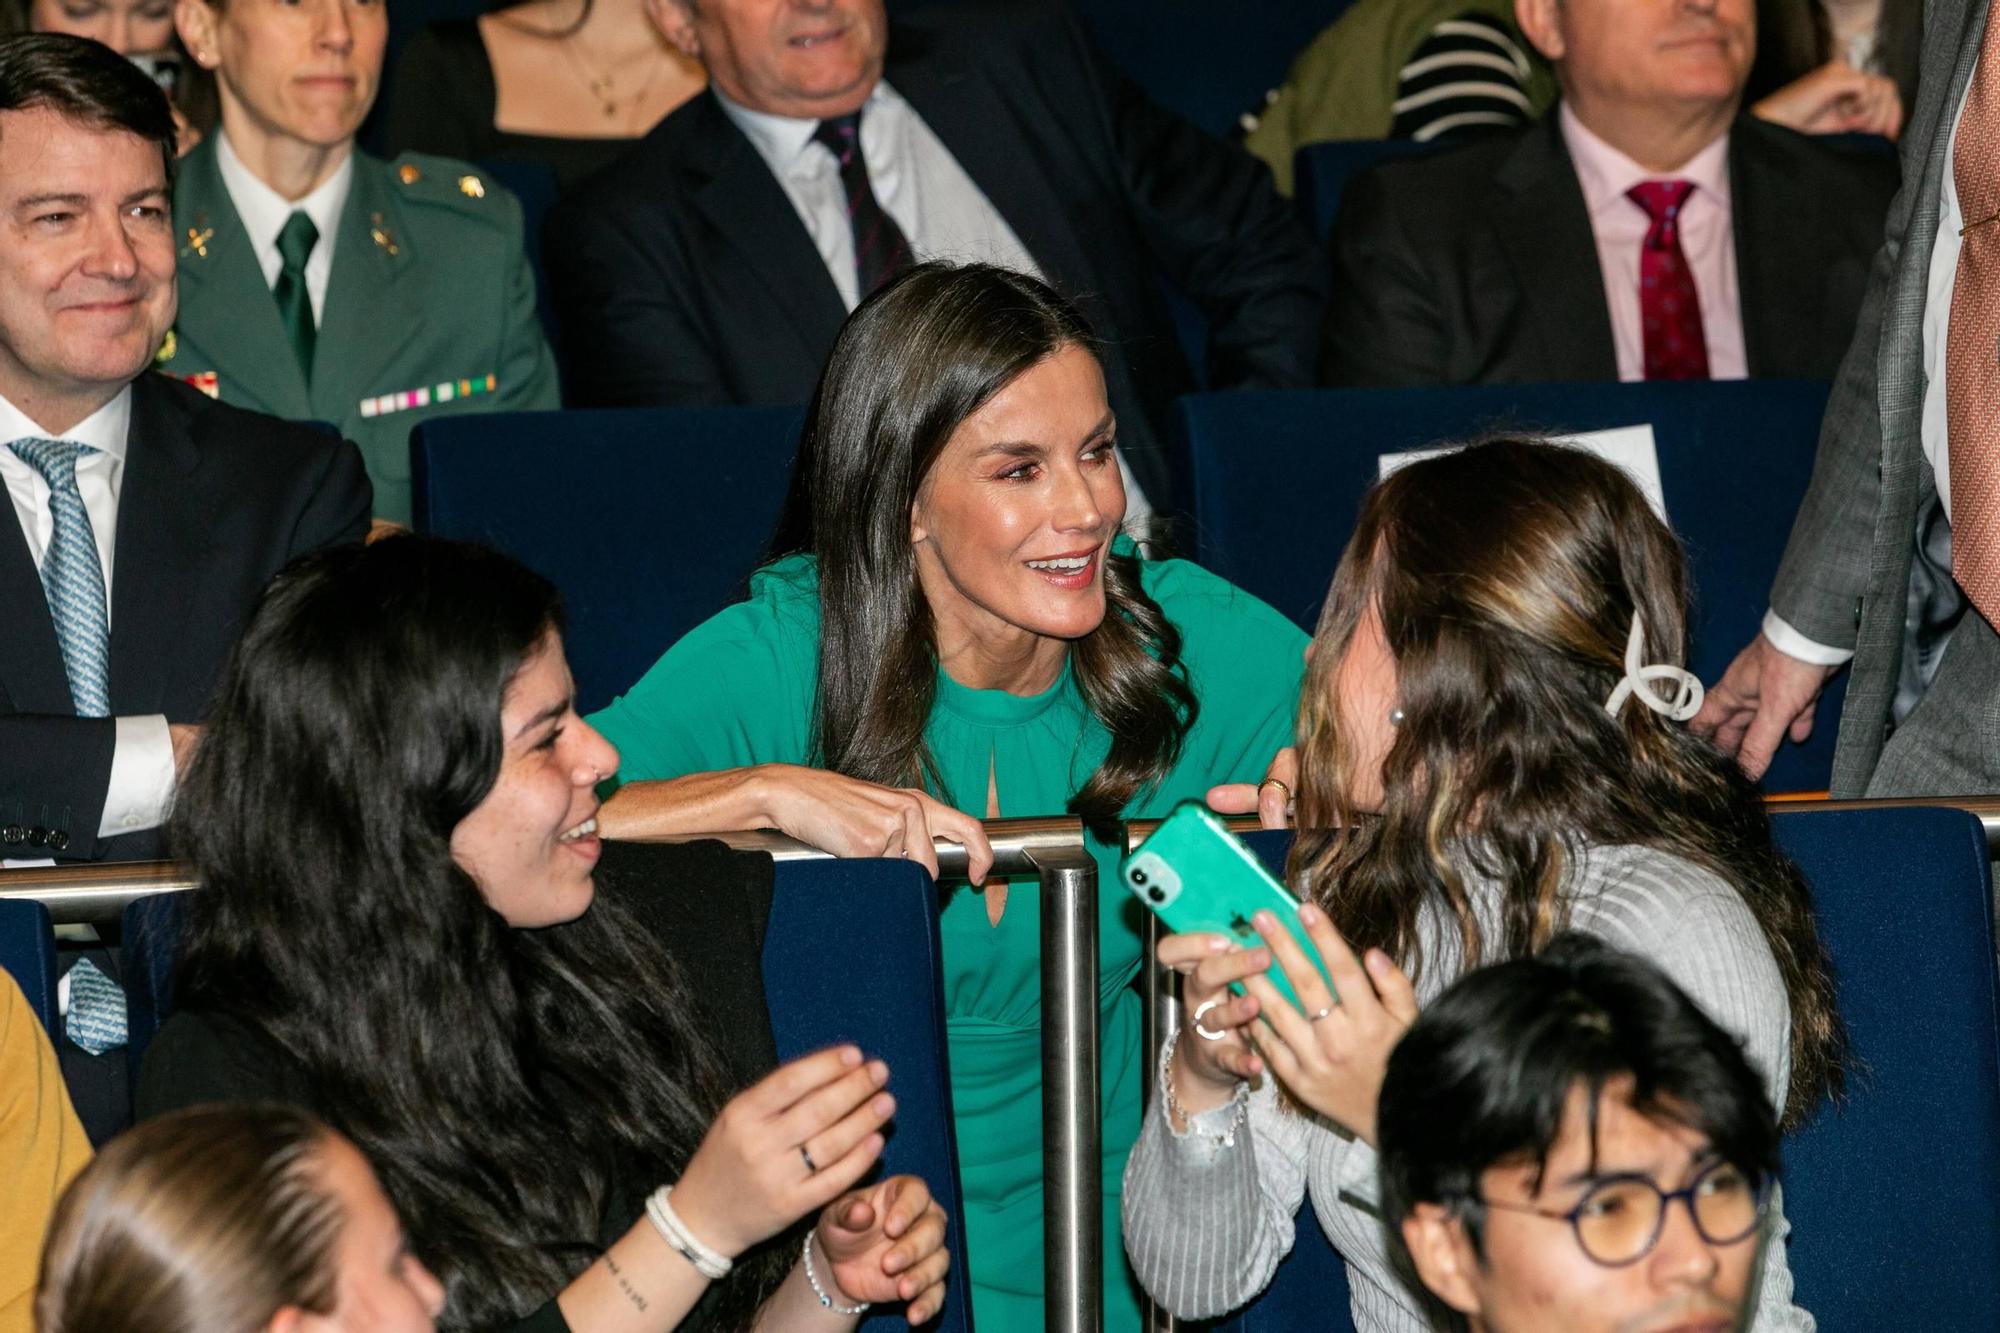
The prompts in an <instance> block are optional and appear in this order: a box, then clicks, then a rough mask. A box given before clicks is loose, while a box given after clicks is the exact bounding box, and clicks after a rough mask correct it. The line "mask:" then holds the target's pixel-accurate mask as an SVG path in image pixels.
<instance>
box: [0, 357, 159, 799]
mask: <svg viewBox="0 0 2000 1333" xmlns="http://www.w3.org/2000/svg"><path fill="white" fill-rule="evenodd" d="M131 422H132V390H131V389H130V388H125V389H121V390H120V391H119V393H118V396H117V397H115V398H113V399H112V400H111V401H110V402H108V403H106V404H105V405H104V406H103V407H100V408H98V409H97V411H95V412H93V413H91V414H90V415H89V416H88V417H85V418H84V419H83V420H82V421H81V422H79V423H77V425H75V426H74V427H72V428H71V429H69V430H67V431H64V432H63V433H62V434H60V435H58V434H56V433H55V432H53V431H49V430H45V429H43V428H42V427H41V426H40V425H39V424H37V423H36V422H35V421H34V420H32V419H31V418H30V417H28V415H27V414H26V413H24V412H22V411H21V410H20V409H19V408H17V407H15V406H14V405H13V404H12V403H10V402H8V401H7V400H6V398H4V397H0V480H4V481H5V482H6V485H7V496H8V498H9V499H10V500H12V501H13V504H14V516H15V518H16V519H18V520H19V521H20V524H21V534H22V535H23V536H24V537H26V538H27V541H28V555H29V557H30V558H31V559H32V560H33V561H34V562H35V568H36V569H37V570H40V569H41V567H42V562H43V561H44V560H46V559H47V557H48V551H49V543H50V542H51V541H53V540H54V539H55V526H56V520H55V513H54V511H53V510H51V509H50V508H49V484H48V482H47V481H45V480H44V479H43V477H42V474H41V473H40V472H38V471H36V470H35V468H34V467H33V466H31V465H30V464H29V463H28V462H27V460H25V459H23V458H22V457H21V456H20V455H19V454H17V453H15V452H14V451H13V450H12V449H9V448H7V447H6V446H7V445H8V444H9V443H11V442H13V441H14V440H19V439H24V438H28V437H38V438H41V439H57V440H69V441H72V442H74V443H76V444H86V445H89V446H90V447H91V448H92V449H95V450H96V451H97V452H96V453H93V454H86V455H84V456H83V457H81V458H79V459H77V463H76V489H77V492H78V494H80V495H81V496H82V497H83V509H84V512H85V513H86V514H88V515H89V516H90V530H91V535H92V536H93V537H94V538H95V539H96V542H97V562H98V565H99V566H100V567H101V568H102V569H103V571H104V610H105V616H106V621H107V625H108V623H109V617H110V614H111V605H112V601H111V586H112V585H111V577H112V557H113V555H114V554H115V547H116V545H117V536H118V494H119V490H120V488H121V487H122V486H123V485H124V481H125V447H126V437H127V434H128V432H129V430H130V427H131ZM115 735H116V738H117V739H116V744H115V746H114V748H113V749H112V752H111V784H110V788H109V790H108V791H107V792H106V794H105V798H104V814H103V817H102V818H101V819H99V821H98V827H97V836H98V837H100V838H108V837H112V836H115V835H116V834H120V833H136V832H139V831H140V830H142V829H150V828H157V827H159V825H160V824H161V823H163V822H164V821H165V819H166V817H167V811H168V809H169V807H170V806H171V805H172V804H173V796H174V747H173V741H172V739H171V736H170V733H169V732H168V731H167V719H166V717H165V715H163V714H158V713H155V714H151V715H147V716H138V717H121V718H118V719H117V720H116V732H115Z"/></svg>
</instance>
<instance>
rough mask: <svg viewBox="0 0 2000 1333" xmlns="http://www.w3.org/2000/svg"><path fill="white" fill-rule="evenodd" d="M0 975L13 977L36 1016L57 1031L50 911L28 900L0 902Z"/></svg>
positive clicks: (53, 1035) (52, 1032) (53, 1033)
mask: <svg viewBox="0 0 2000 1333" xmlns="http://www.w3.org/2000/svg"><path fill="white" fill-rule="evenodd" d="M0 972H5V973H7V975H9V976H11V977H13V978H14V981H15V982H16V984H18V985H19V986H20V987H21V994H23V995H25V996H27V998H28V1004H29V1007H31V1008H32V1009H33V1010H34V1011H35V1017H37V1018H39V1019H41V1020H42V1026H43V1027H44V1028H46V1029H48V1033H49V1039H50V1040H51V1041H53V1040H55V1039H56V1038H57V1037H58V1036H60V1035H61V1034H60V1033H59V1032H58V1031H57V1028H56V937H55V933H54V928H53V927H52V926H51V925H50V924H49V909H48V908H46V907H44V906H42V905H41V904H40V903H38V902H34V901H31V900H28V899H14V898H9V899H0Z"/></svg>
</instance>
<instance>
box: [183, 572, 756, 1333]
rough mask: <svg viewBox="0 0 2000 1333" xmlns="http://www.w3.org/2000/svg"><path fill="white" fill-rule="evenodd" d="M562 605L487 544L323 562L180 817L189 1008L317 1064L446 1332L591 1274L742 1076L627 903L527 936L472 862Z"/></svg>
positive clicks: (255, 647) (279, 582)
mask: <svg viewBox="0 0 2000 1333" xmlns="http://www.w3.org/2000/svg"><path fill="white" fill-rule="evenodd" d="M561 624H562V610H561V605H560V602H559V600H558V598H557V595H556V591H555V589H554V588H553V587H552V586H551V585H550V584H549V583H548V582H547V581H546V580H544V579H542V578H541V577H540V576H539V575H536V574H534V573H533V572H531V571H529V570H528V569H526V568H524V567H523V566H521V565H520V564H518V563H516V562H515V561H513V560H511V559H509V558H508V557H506V556H503V555H500V554H498V553H496V552H493V551H489V550H486V549H484V548H481V547H478V546H472V545H467V544H462V543H457V542H449V541H444V540H440V539H437V538H429V537H417V536H398V537H392V538H389V539H387V540H384V541H379V542H376V543H374V544H372V545H369V546H365V547H361V546H356V547H345V548H337V549H333V550H328V551H324V552H321V553H318V554H316V555H312V556H308V557H306V558H305V559H303V560H301V561H299V562H297V563H295V564H294V565H292V566H291V567H289V568H288V569H287V570H286V571H285V572H284V573H282V574H280V575H279V576H278V578H277V579H276V580H275V581H274V582H273V583H272V584H271V586H270V587H269V588H268V589H266V590H265V592H264V594H263V597H262V598H261V600H260V601H259V603H258V605H257V608H256V611H255V613H254V614H253V615H252V617H251V619H250V623H249V625H248V627H247V628H246V630H245V631H244V634H243V637H242V639H241V641H240V642H239V643H238V645H237V647H236V649H235V651H234V653H233V654H232V656H231V658H230V661H229V664H228V666H227V668H226V669H225V672H224V676H223V681H222V684H221V687H220V692H219V694H218V696H217V699H216V702H215V704H214V706H213V709H212V711H211V712H210V714H209V717H208V720H207V727H206V730H205V732H204V735H203V738H202V743H201V746H200V747H199V750H198V752H197V755H196V758H195V760H194V763H193V765H192V767H191V769H190V771H189V773H188V777H187V781H186V783H185V785H184V788H183V790H182V792H181V796H180V799H179V801H178V803H177V806H176V809H175V812H174V822H173V840H174V844H175V847H176V850H177V851H178V852H179V853H180V854H181V855H183V856H184V857H185V858H186V859H187V861H188V862H189V863H190V865H191V867H192V869H193V873H194V875H195V877H196V878H197V880H198V881H199V882H200V883H201V885H202V891H201V892H200V893H198V894H196V895H195V897H194V901H193V906H192V908H191V914H190V919H189V932H188V940H187V948H186V953H185V955H184V958H183V961H182V964H181V971H180V975H179V980H178V983H177V984H178V988H179V990H178V995H179V1002H180V1004H181V1005H182V1006H183V1007H186V1008H189V1009H199V1010H208V1011H211V1012H219V1013H223V1014H227V1015H230V1016H233V1017H235V1018H238V1019H241V1020H243V1021H245V1022H248V1023H250V1024H251V1025H252V1026H254V1027H255V1028H257V1029H259V1030H261V1031H262V1032H263V1033H264V1034H265V1035H266V1036H268V1037H269V1038H270V1039H271V1040H272V1041H273V1042H275V1043H276V1044H277V1045H278V1046H279V1047H281V1048H282V1049H283V1050H284V1051H285V1052H286V1053H287V1055H288V1056H289V1057H290V1058H291V1059H292V1061H294V1062H295V1063H296V1065H297V1066H298V1068H299V1069H300V1071H301V1072H302V1074H303V1076H304V1084H305V1086H307V1087H309V1088H310V1090H311V1094H312V1105H313V1107H314V1109H315V1110H316V1111H318V1112H319V1113H321V1114H322V1115H324V1116H325V1117H326V1119H327V1120H328V1121H329V1122H330V1123H331V1124H333V1125H334V1127H335V1128H337V1129H340V1130H341V1131H342V1132H344V1133H345V1134H347V1135H348V1137H350V1138H352V1139H353V1140H354V1141H355V1143H356V1144H357V1145H358V1146H359V1147H360V1148H361V1149H362V1150H363V1151H364V1152H365V1153H366V1154H367V1156H368V1157H369V1159H370V1161H371V1162H372V1163H373V1164H374V1166H375V1169H376V1171H377V1172H378V1173H379V1174H380V1176H381V1178H382V1184H383V1187H384V1189H385V1190H386V1191H387V1192H388V1194H389V1197H390V1198H391V1200H393V1201H394V1203H395V1204H396V1208H397V1211H398V1212H399V1213H400V1214H401V1215H402V1218H403V1221H404V1224H405V1226H406V1228H407V1229H408V1232H409V1234H410V1237H411V1245H412V1248H413V1250H414V1251H415V1252H416V1254H417V1256H418V1257H419V1258H421V1259H422V1260H423V1261H424V1262H425V1264H427V1265H428V1266H429V1267H430V1268H431V1271H432V1272H434V1273H436V1274H437V1276H438V1277H439V1279H440V1280H441V1281H443V1283H444V1285H445V1288H446V1291H447V1293H448V1295H449V1305H448V1306H447V1310H446V1315H445V1319H444V1326H445V1327H450V1328H485V1327H493V1326H496V1325H500V1324H506V1323H510V1322H512V1321H514V1320H518V1319H520V1318H523V1317H525V1316H526V1315H527V1314H528V1313H530V1312H531V1311H532V1310H534V1309H535V1308H536V1307H538V1306H540V1305H541V1304H542V1303H543V1302H545V1301H546V1300H548V1299H549V1298H551V1297H552V1296H554V1295H555V1294H556V1293H557V1292H558V1291H560V1290H561V1289H562V1288H563V1287H564V1286H566V1285H567V1284H568V1282H569V1281H570V1280H571V1279H573V1278H574V1277H575V1276H576V1275H577V1274H578V1273H580V1272H581V1271H582V1270H583V1269H584V1268H585V1267H586V1266H587V1265H588V1264H589V1263H590V1262H591V1261H592V1260H593V1259H594V1258H595V1257H596V1254H597V1253H598V1249H599V1246H598V1239H599V1237H598V1232H599V1226H600V1222H601V1219H602V1217H603V1216H604V1214H605V1212H606V1210H607V1204H608V1203H609V1202H610V1201H611V1199H612V1191H613V1189H614V1175H616V1174H630V1175H631V1176H632V1177H633V1178H640V1179H645V1180H648V1181H658V1180H669V1179H672V1178H673V1177H675V1176H677V1175H678V1174H679V1173H680V1170H681V1168H682V1167H683V1166H685V1164H686V1163H687V1161H688V1159H689V1158H690V1157H691V1156H692V1155H693V1154H694V1151H695V1149H696V1148H697V1147H698V1146H699V1145H700V1143H701V1139H702V1136H703V1135H704V1134H705V1133H706V1131H707V1128H708V1125H709V1122H710V1121H711V1120H712V1119H713V1117H714V1115H715V1113H716V1112H717V1111H718V1110H720V1108H721V1105H722V1102H723V1101H724V1100H725V1098H726V1096H727V1094H728V1092H729V1091H730V1087H729V1079H728V1076H727V1074H726V1072H725V1070H724V1067H723V1065H722V1062H721V1058H720V1056H719V1054H718V1053H717V1052H716V1051H715V1049H714V1048H713V1047H712V1045H711V1044H710V1043H709V1042H708V1040H707V1039H706V1038H705V1037H704V1035H703V1034H702V1032H701V1031H700V1030H699V1029H698V1028H697V1027H696V1026H695V1025H694V1022H693V1019H692V1018H691V1016H690V1015H691V1013H692V1005H691V1003H690V1000H689V996H688V993H687V989H686V987H685V985H684V984H683V982H682V981H681V979H680V976H679V973H678V972H677V970H676V969H675V967H674V965H673V962H672V959H671V958H669V957H668V956H667V955H666V954H664V953H663V952H662V951H660V950H659V949H657V948H650V947H647V941H649V940H650V938H651V937H650V935H648V934H647V932H645V931H643V930H641V929H639V928H638V927H637V925H636V923H634V922H633V921H631V920H630V918H629V916H628V914H627V913H625V912H624V911H622V910H621V909H620V907H619V905H618V903H617V902H616V901H615V900H613V899H611V898H609V897H605V896H603V895H600V896H599V897H598V898H597V899H596V900H595V901H594V902H593V903H592V905H591V906H590V908H589V909H588V910H587V911H585V912H584V914H583V915H582V916H580V917H578V918H577V919H576V920H574V921H570V922H566V923H564V924H561V925H557V926H551V927H548V928H545V929H539V930H527V929H515V928H512V927H510V926H509V925H508V924H507V923H506V921H505V920H504V919H503V918H502V917H501V916H500V914H499V913H497V912H495V911H494V910H493V909H492V908H491V907H489V906H488V905H487V903H486V900H485V898H484V896H483V895H482V894H481V892H480V889H479V886H478V885H477V884H476V883H475V882H474V881H473V879H472V878H471V876H469V875H468V874H467V873H466V872H465V871H464V870H463V869H461V868H460V867H459V865H458V864H457V862H456V861H455V860H454V859H453V857H452V853H451V845H450V843H451V834H452V830H453V829H454V828H455V827H457V825H458V824H459V822H460V821H461V820H463V819H464V818H465V817H466V816H467V815H468V814H470V813H471V812H472V811H473V809H474V808H475V807H477V806H478V805H479V804H480V802H481V801H482V800H484V799H485V797H486V795H487V793H488V792H490V791H491V790H492V788H493V785H494V783H495V781H496V779H497V777H498V774H499V772H500V765H501V759H502V755H503V750H504V745H503V738H502V736H501V729H500V710H501V705H502V700H503V698H504V696H505V694H506V691H507V687H508V685H509V683H510V682H511V681H512V680H513V679H514V677H515V675H516V673H517V672H518V671H519V670H520V669H521V668H522V666H523V665H524V664H525V663H526V662H527V661H528V660H530V659H531V658H532V657H533V656H534V655H535V654H536V653H538V652H541V651H544V650H545V648H546V646H547V645H549V644H551V643H552V642H553V637H552V636H554V635H555V634H557V632H558V631H559V630H560V627H561ZM557 1145H560V1147H561V1150H556V1147H557ZM789 1266H790V1263H789V1256H788V1255H783V1254H778V1255H776V1256H775V1258H774V1257H773V1256H772V1252H771V1251H770V1249H769V1247H766V1249H765V1250H764V1251H760V1252H759V1254H758V1255H756V1256H752V1261H751V1263H750V1264H748V1265H747V1267H745V1269H744V1277H742V1278H740V1279H739V1278H735V1277H732V1278H731V1279H730V1280H729V1281H728V1282H726V1283H724V1284H723V1287H722V1290H721V1293H720V1297H721V1300H722V1302H723V1307H724V1310H725V1311H726V1312H728V1315H729V1316H730V1317H731V1322H733V1323H737V1324H746V1323H748V1321H749V1317H750V1315H751V1313H752V1312H753V1311H754V1309H755V1307H756V1305H757V1304H758V1303H759V1302H760V1301H761V1299H762V1298H763V1296H764V1295H766V1294H768V1291H769V1290H770V1286H771V1285H774V1281H775V1279H774V1276H773V1274H774V1273H775V1275H776V1277H777V1278H781V1277H782V1274H783V1271H784V1270H785V1269H786V1268H788V1267H789Z"/></svg>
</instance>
